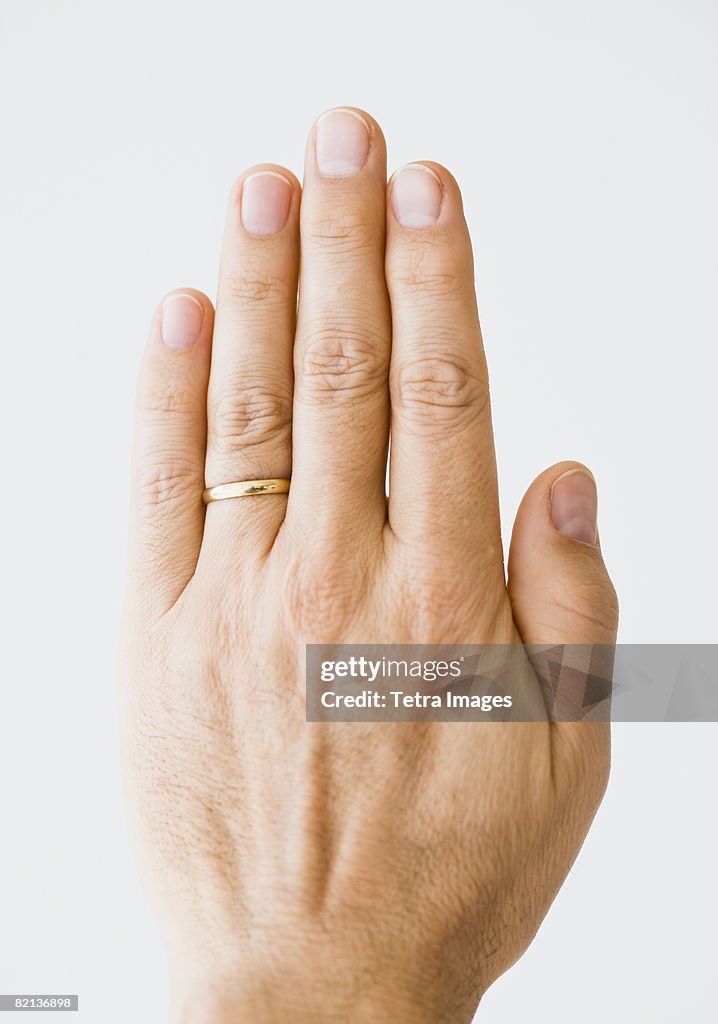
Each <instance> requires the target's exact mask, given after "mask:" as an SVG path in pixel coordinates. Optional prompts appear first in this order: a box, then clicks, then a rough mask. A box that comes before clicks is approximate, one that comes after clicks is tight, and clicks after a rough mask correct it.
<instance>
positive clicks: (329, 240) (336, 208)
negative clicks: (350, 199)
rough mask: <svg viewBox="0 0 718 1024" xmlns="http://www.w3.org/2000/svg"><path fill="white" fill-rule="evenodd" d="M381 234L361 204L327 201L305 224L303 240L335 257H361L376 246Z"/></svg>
mask: <svg viewBox="0 0 718 1024" xmlns="http://www.w3.org/2000/svg"><path fill="white" fill-rule="evenodd" d="M378 237H379V236H378V233H377V231H376V229H375V226H374V225H373V224H372V222H371V220H370V218H369V217H367V215H366V212H365V211H363V210H362V208H361V206H359V205H355V204H351V203H347V202H344V203H334V204H326V206H324V207H323V208H322V211H321V212H317V213H314V214H313V215H312V216H311V218H308V220H307V222H305V223H304V224H303V225H302V241H303V243H304V246H305V248H307V247H309V248H310V249H311V248H315V249H318V250H319V251H322V252H326V253H328V254H330V255H332V256H351V257H353V258H355V257H359V258H361V257H362V256H363V255H364V254H366V253H367V252H368V251H371V250H373V249H374V248H375V247H376V245H377V239H378Z"/></svg>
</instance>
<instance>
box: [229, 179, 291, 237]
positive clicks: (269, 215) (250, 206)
mask: <svg viewBox="0 0 718 1024" xmlns="http://www.w3.org/2000/svg"><path fill="white" fill-rule="evenodd" d="M291 200H292V184H291V182H290V181H289V180H288V179H287V178H285V177H284V175H283V174H279V173H278V172H277V171H257V173H256V174H250V176H249V177H248V178H245V179H244V183H243V184H242V203H241V211H240V214H241V217H242V224H243V225H244V227H245V229H246V230H247V231H249V233H250V234H251V235H261V236H263V237H266V236H267V235H276V233H277V232H278V231H281V230H282V228H283V227H284V225H285V224H286V222H287V217H288V216H289V204H290V203H291Z"/></svg>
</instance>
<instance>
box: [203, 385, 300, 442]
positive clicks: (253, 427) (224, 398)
mask: <svg viewBox="0 0 718 1024" xmlns="http://www.w3.org/2000/svg"><path fill="white" fill-rule="evenodd" d="M291 423H292V402H291V399H290V398H289V397H287V396H286V395H282V394H278V393H277V392H275V391H273V390H271V389H270V388H267V387H265V386H261V385H251V386H249V387H248V386H246V385H244V386H237V387H233V386H232V384H231V382H227V384H226V386H225V388H224V390H223V393H222V394H221V395H220V397H219V398H218V400H217V403H216V405H215V406H214V408H213V410H212V442H213V445H214V447H215V448H216V449H217V450H218V451H219V452H228V451H232V450H234V449H235V448H237V447H238V446H241V447H243V448H250V447H253V446H255V445H264V444H272V443H281V442H283V441H287V442H288V441H289V435H290V432H291Z"/></svg>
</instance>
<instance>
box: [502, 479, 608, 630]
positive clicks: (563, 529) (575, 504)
mask: <svg viewBox="0 0 718 1024" xmlns="http://www.w3.org/2000/svg"><path fill="white" fill-rule="evenodd" d="M597 511H598V494H597V490H596V481H595V480H594V478H593V475H592V474H591V472H590V471H589V470H588V469H586V467H585V466H582V465H581V464H580V463H578V462H559V463H557V464H556V465H555V466H552V467H551V468H550V469H547V470H545V471H544V472H543V473H542V474H541V475H540V476H539V477H537V479H536V480H534V482H533V483H532V484H531V486H530V487H529V489H528V491H527V492H526V494H525V495H524V498H523V501H522V502H521V505H520V507H519V511H518V514H517V516H516V522H515V523H514V529H513V535H512V538H511V548H510V552H509V566H508V589H509V597H510V599H511V604H512V608H513V615H514V621H515V622H516V625H517V627H518V630H519V633H520V634H521V639H522V641H523V642H524V643H525V644H613V643H614V642H615V639H616V629H617V627H618V601H617V598H616V592H615V590H614V589H613V584H612V583H611V580H610V578H609V575H608V571H607V570H606V566H605V565H604V562H603V556H602V554H601V548H600V544H599V542H598V528H597V521H598V519H597Z"/></svg>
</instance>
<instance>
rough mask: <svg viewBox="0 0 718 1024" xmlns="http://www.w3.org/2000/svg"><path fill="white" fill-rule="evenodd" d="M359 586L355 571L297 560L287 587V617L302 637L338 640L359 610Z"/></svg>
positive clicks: (318, 561)
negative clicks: (342, 570) (339, 571)
mask: <svg viewBox="0 0 718 1024" xmlns="http://www.w3.org/2000/svg"><path fill="white" fill-rule="evenodd" d="M357 589H358V588H357V586H356V582H355V580H354V579H353V574H352V573H351V572H343V573H336V574H333V573H331V572H328V571H327V567H326V564H324V562H323V561H322V560H317V559H312V560H311V561H310V560H300V559H296V560H295V561H294V562H293V563H292V564H291V565H290V566H289V568H288V570H287V577H286V586H285V589H284V595H285V602H286V615H287V618H288V619H289V621H290V622H291V623H292V624H293V625H294V627H295V629H296V630H297V631H298V633H299V635H300V636H308V637H317V636H321V638H322V643H333V642H338V641H339V640H341V638H342V637H343V635H344V633H345V631H346V628H347V626H348V624H349V622H350V621H351V619H352V617H353V614H354V612H355V608H356V600H357V596H356V595H357Z"/></svg>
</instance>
